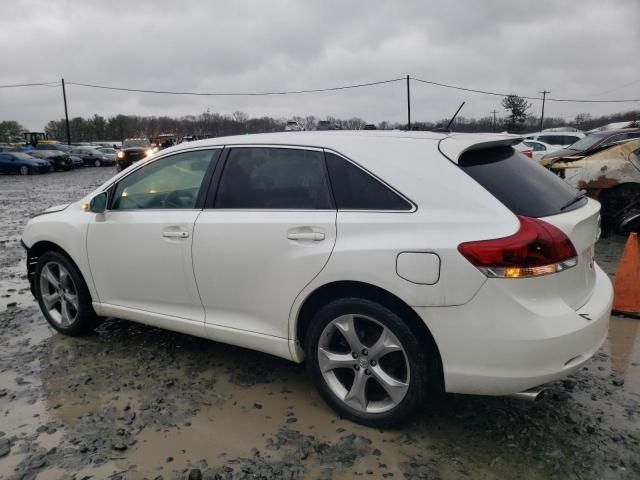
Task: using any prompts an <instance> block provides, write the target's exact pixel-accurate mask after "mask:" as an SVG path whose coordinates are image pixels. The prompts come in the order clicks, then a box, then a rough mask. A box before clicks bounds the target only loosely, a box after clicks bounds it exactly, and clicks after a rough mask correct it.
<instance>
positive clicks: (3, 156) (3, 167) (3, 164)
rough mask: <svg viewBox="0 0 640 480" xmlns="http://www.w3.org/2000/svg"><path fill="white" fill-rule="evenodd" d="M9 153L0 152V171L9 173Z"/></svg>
mask: <svg viewBox="0 0 640 480" xmlns="http://www.w3.org/2000/svg"><path fill="white" fill-rule="evenodd" d="M11 159H12V157H11V155H9V154H8V153H0V172H3V173H9V172H10V171H11Z"/></svg>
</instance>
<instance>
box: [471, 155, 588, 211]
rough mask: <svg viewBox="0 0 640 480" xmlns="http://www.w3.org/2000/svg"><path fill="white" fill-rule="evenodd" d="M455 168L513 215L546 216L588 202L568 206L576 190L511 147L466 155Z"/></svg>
mask: <svg viewBox="0 0 640 480" xmlns="http://www.w3.org/2000/svg"><path fill="white" fill-rule="evenodd" d="M458 165H459V167H460V168H461V169H462V170H463V171H464V172H465V173H466V174H467V175H469V176H470V177H471V178H473V179H474V180H475V181H476V182H478V183H479V184H480V185H482V186H483V187H484V188H485V189H486V190H488V191H489V193H491V194H492V195H493V196H494V197H496V198H497V199H498V200H499V201H500V202H501V203H502V204H503V205H504V206H505V207H507V208H508V209H509V210H511V211H512V212H513V213H515V214H516V215H524V216H527V217H534V218H538V217H548V216H551V215H557V214H559V213H565V212H568V211H571V210H574V209H576V208H580V207H581V206H583V205H584V204H585V203H586V202H587V200H586V198H583V199H582V200H580V201H578V202H575V203H573V204H571V201H572V200H573V199H574V198H576V196H578V195H579V192H578V191H577V190H576V189H575V188H573V187H572V186H570V185H568V184H567V183H565V182H564V181H563V180H562V179H561V178H559V177H558V176H556V175H554V174H553V173H551V172H550V171H549V170H547V169H546V168H544V167H542V166H540V165H539V164H538V163H536V162H534V161H532V160H531V159H530V158H527V157H525V156H524V155H522V154H520V153H518V152H516V151H515V150H514V149H513V148H511V147H497V148H487V149H483V150H472V151H469V152H466V153H464V154H462V156H461V157H460V159H459V161H458ZM569 204H571V205H569ZM568 205H569V206H568Z"/></svg>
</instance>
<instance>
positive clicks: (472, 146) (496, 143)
mask: <svg viewBox="0 0 640 480" xmlns="http://www.w3.org/2000/svg"><path fill="white" fill-rule="evenodd" d="M522 140H523V138H522V137H518V136H514V135H504V134H487V133H483V134H453V135H449V136H447V137H445V138H443V139H442V140H440V141H439V142H438V150H440V153H442V155H444V156H445V157H447V158H448V159H449V160H451V161H452V162H453V163H458V159H459V158H460V156H461V155H462V154H463V153H465V152H469V151H472V150H484V149H486V148H494V147H511V146H513V145H517V144H518V143H520V142H521V141H522Z"/></svg>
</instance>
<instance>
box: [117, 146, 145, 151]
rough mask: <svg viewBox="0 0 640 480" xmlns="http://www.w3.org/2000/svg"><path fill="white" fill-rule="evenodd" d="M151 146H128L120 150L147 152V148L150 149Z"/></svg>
mask: <svg viewBox="0 0 640 480" xmlns="http://www.w3.org/2000/svg"><path fill="white" fill-rule="evenodd" d="M150 148H151V147H127V148H123V149H122V150H120V151H121V152H140V151H142V152H146V151H147V150H149V149H150Z"/></svg>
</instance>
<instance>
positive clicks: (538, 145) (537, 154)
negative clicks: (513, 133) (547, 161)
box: [522, 139, 560, 162]
mask: <svg viewBox="0 0 640 480" xmlns="http://www.w3.org/2000/svg"><path fill="white" fill-rule="evenodd" d="M522 143H523V144H524V145H526V146H527V147H529V149H530V150H531V155H532V157H531V158H533V160H535V161H536V162H539V161H540V160H541V159H542V157H543V156H545V155H546V154H547V153H551V152H555V151H556V150H560V147H559V146H558V145H551V144H549V143H544V142H541V141H540V140H531V139H525V140H523V142H522Z"/></svg>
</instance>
